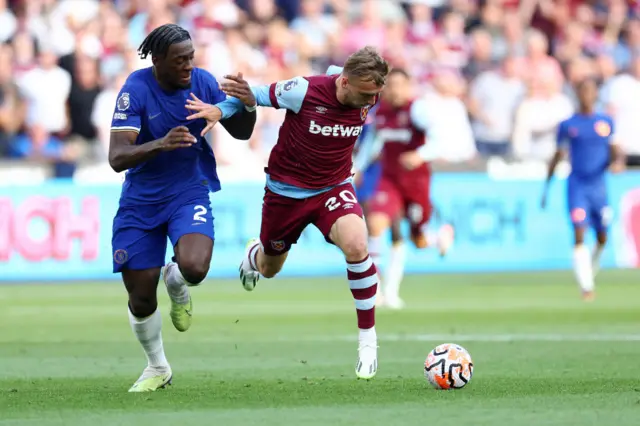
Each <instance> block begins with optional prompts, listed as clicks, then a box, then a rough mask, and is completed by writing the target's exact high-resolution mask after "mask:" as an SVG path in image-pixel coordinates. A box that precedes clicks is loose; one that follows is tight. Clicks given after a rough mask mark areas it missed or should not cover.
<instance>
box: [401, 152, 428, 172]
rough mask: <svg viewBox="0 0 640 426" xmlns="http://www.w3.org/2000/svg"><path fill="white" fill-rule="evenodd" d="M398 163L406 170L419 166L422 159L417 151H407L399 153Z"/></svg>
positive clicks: (422, 161)
mask: <svg viewBox="0 0 640 426" xmlns="http://www.w3.org/2000/svg"><path fill="white" fill-rule="evenodd" d="M399 160H400V164H402V167H404V168H405V169H407V170H413V169H415V168H417V167H420V166H421V165H422V164H423V163H424V160H423V158H422V157H421V156H420V154H419V153H418V151H409V152H405V153H404V154H401V155H400V158H399Z"/></svg>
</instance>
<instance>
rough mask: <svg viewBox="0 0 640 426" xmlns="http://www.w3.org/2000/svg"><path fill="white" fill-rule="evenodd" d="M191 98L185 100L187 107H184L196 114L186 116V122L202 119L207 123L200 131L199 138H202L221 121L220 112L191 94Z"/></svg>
mask: <svg viewBox="0 0 640 426" xmlns="http://www.w3.org/2000/svg"><path fill="white" fill-rule="evenodd" d="M191 98H192V99H187V105H185V107H186V108H187V109H189V110H191V111H196V112H195V113H193V114H191V115H190V116H188V117H187V120H195V119H198V118H204V119H205V120H206V121H207V125H206V126H205V127H204V129H202V132H200V136H204V135H206V134H207V133H208V132H209V130H211V129H213V126H215V125H216V123H217V122H218V121H220V119H222V111H221V110H220V108H218V107H217V106H215V105H211V104H207V103H205V102H202V101H201V100H200V99H198V97H197V96H196V95H194V94H193V93H192V94H191Z"/></svg>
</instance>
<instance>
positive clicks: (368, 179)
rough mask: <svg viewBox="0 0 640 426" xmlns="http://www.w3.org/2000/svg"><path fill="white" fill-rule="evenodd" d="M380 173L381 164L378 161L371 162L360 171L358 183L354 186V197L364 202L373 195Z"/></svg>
mask: <svg viewBox="0 0 640 426" xmlns="http://www.w3.org/2000/svg"><path fill="white" fill-rule="evenodd" d="M381 175H382V165H381V164H380V161H376V162H374V163H371V164H370V165H369V167H367V168H366V169H365V171H364V172H362V179H361V180H360V185H358V186H357V187H356V197H357V198H358V201H360V203H366V202H367V200H368V199H369V198H371V197H372V196H373V194H374V193H375V192H376V189H377V188H378V183H379V182H380V176H381Z"/></svg>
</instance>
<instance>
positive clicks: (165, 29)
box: [138, 24, 191, 59]
mask: <svg viewBox="0 0 640 426" xmlns="http://www.w3.org/2000/svg"><path fill="white" fill-rule="evenodd" d="M190 39H191V35H189V32H188V31H187V30H185V29H184V28H182V27H181V26H179V25H176V24H165V25H162V26H160V27H158V28H156V29H154V30H153V31H151V32H150V33H149V35H148V36H147V38H145V39H144V41H143V42H142V44H141V45H140V47H139V48H138V54H139V55H140V58H142V59H145V58H146V57H147V56H148V55H149V53H151V55H152V56H163V55H166V54H167V50H169V46H171V45H172V44H175V43H180V42H183V41H185V40H190Z"/></svg>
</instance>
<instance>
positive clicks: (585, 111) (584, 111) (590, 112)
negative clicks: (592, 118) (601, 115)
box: [580, 107, 594, 115]
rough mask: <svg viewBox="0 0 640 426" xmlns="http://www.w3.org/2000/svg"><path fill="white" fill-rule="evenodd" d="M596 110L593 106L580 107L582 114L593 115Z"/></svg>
mask: <svg viewBox="0 0 640 426" xmlns="http://www.w3.org/2000/svg"><path fill="white" fill-rule="evenodd" d="M593 113H594V111H593V108H591V107H587V108H580V114H581V115H593Z"/></svg>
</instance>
